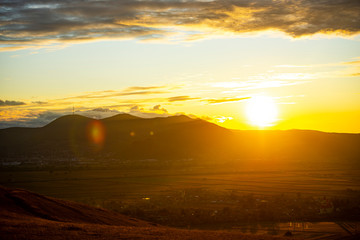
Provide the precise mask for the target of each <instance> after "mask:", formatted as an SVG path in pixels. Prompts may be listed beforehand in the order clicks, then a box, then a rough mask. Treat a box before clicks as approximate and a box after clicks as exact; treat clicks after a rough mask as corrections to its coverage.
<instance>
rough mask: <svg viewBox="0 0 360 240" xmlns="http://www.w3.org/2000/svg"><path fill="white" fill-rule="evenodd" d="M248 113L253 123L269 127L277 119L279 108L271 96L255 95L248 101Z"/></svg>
mask: <svg viewBox="0 0 360 240" xmlns="http://www.w3.org/2000/svg"><path fill="white" fill-rule="evenodd" d="M246 115H247V118H248V119H249V121H250V123H251V125H255V126H259V127H269V126H272V125H274V122H276V120H277V116H278V108H277V105H276V103H275V101H274V100H273V99H272V98H271V97H268V96H255V97H252V98H251V99H249V101H248V102H247V105H246Z"/></svg>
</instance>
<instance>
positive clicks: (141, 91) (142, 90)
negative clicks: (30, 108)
mask: <svg viewBox="0 0 360 240" xmlns="http://www.w3.org/2000/svg"><path fill="white" fill-rule="evenodd" d="M164 88H166V87H165V86H151V87H137V86H135V87H129V88H126V89H123V90H117V91H115V90H105V91H96V92H89V93H85V94H82V95H78V96H71V97H66V98H62V99H59V100H71V99H94V98H95V99H96V98H101V99H105V98H113V97H121V96H131V95H152V94H163V93H169V91H167V90H152V89H164Z"/></svg>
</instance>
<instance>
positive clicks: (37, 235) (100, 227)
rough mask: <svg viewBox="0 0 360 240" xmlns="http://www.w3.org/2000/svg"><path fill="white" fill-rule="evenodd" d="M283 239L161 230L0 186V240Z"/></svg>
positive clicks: (225, 232) (152, 225) (115, 214)
mask: <svg viewBox="0 0 360 240" xmlns="http://www.w3.org/2000/svg"><path fill="white" fill-rule="evenodd" d="M258 237H261V239H264V240H266V239H284V238H282V237H272V236H265V235H261V236H259V235H257V236H255V235H253V236H252V235H245V234H242V233H240V232H235V231H231V232H228V231H202V230H184V229H175V228H169V227H163V226H159V225H156V224H151V223H148V222H144V221H141V220H138V219H134V218H130V217H127V216H124V215H121V214H119V213H115V212H110V211H107V210H104V209H100V208H94V207H90V206H87V205H84V204H79V203H75V202H70V201H64V200H59V199H55V198H50V197H45V196H42V195H39V194H36V193H32V192H29V191H26V190H21V189H9V188H5V187H1V186H0V238H1V239H3V240H7V239H9V240H10V239H11V240H12V239H17V240H20V239H26V240H29V239H32V240H42V239H44V240H47V239H85V240H87V239H204V240H205V239H210V240H212V239H214V240H215V239H244V240H250V239H258Z"/></svg>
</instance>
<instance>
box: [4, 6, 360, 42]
mask: <svg viewBox="0 0 360 240" xmlns="http://www.w3.org/2000/svg"><path fill="white" fill-rule="evenodd" d="M169 26H175V27H176V26H187V27H192V28H193V29H199V30H201V29H202V28H201V27H204V26H205V27H208V28H210V29H211V28H212V29H214V30H216V31H217V30H224V31H230V32H237V33H248V32H254V31H263V30H279V31H282V32H285V33H286V34H288V35H291V36H294V37H299V36H303V35H311V34H316V33H331V32H337V33H339V34H345V35H347V34H348V35H349V34H350V35H351V34H356V33H359V31H360V1H359V0H321V1H314V0H214V1H195V0H189V1H183V0H143V1H136V0H119V1H113V0H103V1H92V0H87V1H86V0H72V1H69V0H64V1H48V0H34V1H25V0H14V1H7V0H0V32H1V35H0V42H2V44H3V45H8V46H9V47H11V46H14V44H15V45H16V44H17V45H18V46H25V45H27V44H34V43H44V42H46V41H49V40H52V41H54V40H55V41H83V40H93V39H104V38H125V37H126V38H129V37H131V38H139V39H158V38H164V37H166V36H167V35H169V34H171V32H169V30H168V29H169V28H167V27H169ZM172 31H173V30H172ZM174 31H176V30H174Z"/></svg>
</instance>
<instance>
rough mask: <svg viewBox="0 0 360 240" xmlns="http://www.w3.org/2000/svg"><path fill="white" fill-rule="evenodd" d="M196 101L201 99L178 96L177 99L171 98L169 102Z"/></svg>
mask: <svg viewBox="0 0 360 240" xmlns="http://www.w3.org/2000/svg"><path fill="white" fill-rule="evenodd" d="M195 99H199V98H192V97H189V96H176V97H169V98H168V101H169V102H178V101H189V100H195Z"/></svg>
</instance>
